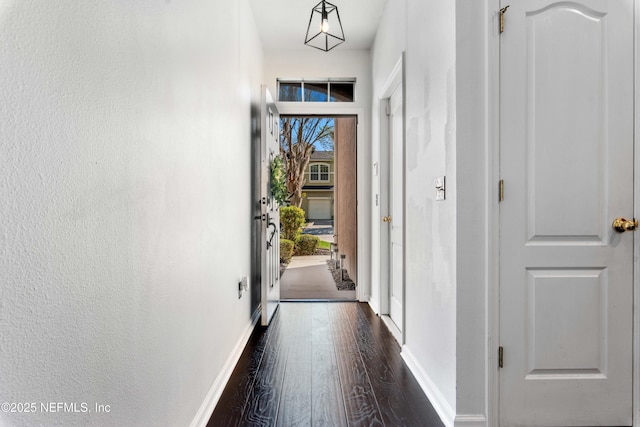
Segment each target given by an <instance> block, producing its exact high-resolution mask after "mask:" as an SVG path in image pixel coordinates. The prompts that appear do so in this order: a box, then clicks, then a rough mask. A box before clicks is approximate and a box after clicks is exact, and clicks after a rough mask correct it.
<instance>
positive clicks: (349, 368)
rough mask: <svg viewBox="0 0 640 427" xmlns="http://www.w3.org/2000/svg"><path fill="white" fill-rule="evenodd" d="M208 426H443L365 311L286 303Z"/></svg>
mask: <svg viewBox="0 0 640 427" xmlns="http://www.w3.org/2000/svg"><path fill="white" fill-rule="evenodd" d="M208 425H209V426H216V427H218V426H246V425H251V426H274V425H280V426H298V425H299V426H306V425H314V426H347V425H350V426H351V425H353V426H379V425H387V426H434V427H435V426H442V425H443V424H442V422H441V421H440V419H439V417H438V416H437V414H436V412H435V411H434V410H433V407H432V406H431V404H430V403H429V401H428V399H427V398H426V396H425V395H424V393H423V392H422V389H421V388H420V386H419V384H418V383H417V381H416V380H415V378H414V377H413V375H412V374H411V372H410V371H409V369H408V368H407V366H406V365H405V364H404V361H403V360H402V357H401V356H400V347H399V345H398V344H397V342H396V341H395V340H394V338H393V336H392V335H391V334H390V332H389V331H388V329H387V327H386V325H384V323H383V322H382V321H381V319H380V318H379V317H378V316H376V315H375V314H374V313H373V312H372V311H371V309H370V307H369V306H368V305H367V304H363V303H355V302H346V303H283V304H281V306H280V309H279V310H278V312H277V314H276V316H275V317H274V319H273V320H272V323H271V326H269V328H266V329H265V328H256V330H255V331H254V333H253V334H252V335H251V338H250V340H249V343H248V344H247V347H246V348H245V351H244V352H243V355H242V357H241V358H240V361H239V362H238V365H237V366H236V369H235V370H234V373H233V375H232V376H231V379H230V380H229V383H228V385H227V387H226V388H225V391H224V393H223V395H222V397H221V398H220V401H219V402H218V405H217V407H216V409H215V411H214V413H213V415H212V417H211V420H210V422H209V424H208Z"/></svg>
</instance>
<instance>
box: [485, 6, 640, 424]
mask: <svg viewBox="0 0 640 427" xmlns="http://www.w3.org/2000/svg"><path fill="white" fill-rule="evenodd" d="M639 2H640V1H638V0H634V2H633V5H634V6H633V7H634V10H633V16H634V45H635V52H634V106H635V117H634V136H633V151H634V155H633V159H634V160H633V162H634V165H633V169H634V191H633V194H634V196H633V197H634V218H638V217H639V216H640V132H639V131H638V130H639V129H640V114H638V112H640V5H639ZM486 7H487V9H486V10H487V13H488V15H489V16H487V23H488V28H487V30H488V34H487V45H488V46H487V56H488V58H487V63H486V72H487V78H486V84H487V92H486V96H487V107H488V108H487V111H488V114H487V119H486V120H487V123H486V124H487V141H488V144H489V147H488V156H487V161H488V165H487V168H486V171H487V174H486V177H485V178H486V182H487V186H488V188H487V189H486V194H487V196H488V197H489V200H488V210H489V215H488V217H487V224H486V230H487V236H488V238H489V239H488V242H487V249H488V251H487V266H486V268H487V280H488V286H487V300H486V301H487V312H486V313H487V318H486V321H487V341H486V344H487V345H486V355H485V358H486V378H487V384H486V396H487V398H486V414H487V424H486V425H492V426H493V425H499V422H500V400H499V399H500V372H499V368H498V357H497V356H498V354H497V349H498V346H499V345H500V283H499V279H500V254H499V244H500V227H499V220H500V216H499V213H500V210H499V201H498V186H497V183H498V181H499V180H500V34H499V32H498V31H497V29H498V25H499V19H500V17H499V10H500V0H487V4H486ZM506 16H507V17H508V12H507V15H506ZM507 19H508V18H507ZM636 236H638V234H637V232H636ZM639 241H640V237H635V236H634V245H633V247H634V254H633V256H634V260H633V279H632V282H633V288H634V292H633V325H632V328H633V355H632V358H633V398H632V402H633V409H632V416H633V425H634V426H640V285H639V273H640V248H639V245H638V242H639Z"/></svg>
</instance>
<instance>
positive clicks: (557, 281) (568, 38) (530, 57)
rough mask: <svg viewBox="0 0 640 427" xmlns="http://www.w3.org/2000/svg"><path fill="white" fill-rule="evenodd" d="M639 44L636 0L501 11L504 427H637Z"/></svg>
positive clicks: (533, 1)
mask: <svg viewBox="0 0 640 427" xmlns="http://www.w3.org/2000/svg"><path fill="white" fill-rule="evenodd" d="M507 4H508V3H505V4H504V5H503V6H506V5H507ZM633 37H634V34H633V2H632V0H616V1H611V0H577V1H572V2H551V1H547V0H518V1H512V2H511V3H510V7H509V9H508V10H507V12H506V14H505V32H504V33H503V34H502V35H501V36H500V63H501V65H500V80H501V86H500V108H501V113H500V114H501V117H500V173H501V178H502V179H503V180H504V200H503V201H502V202H501V203H500V345H501V346H502V347H503V349H504V357H503V367H502V368H501V369H500V421H501V425H503V426H552V425H553V426H579V425H581V426H595V425H609V426H611V425H614V426H623V425H631V418H632V314H633V313H632V311H633V307H632V301H633V244H634V233H633V232H624V233H619V232H616V231H614V230H613V228H612V222H613V221H614V219H615V218H616V217H625V218H632V217H633V214H634V213H633V131H634V129H633V107H634V99H633V91H634V84H633V78H634V62H633Z"/></svg>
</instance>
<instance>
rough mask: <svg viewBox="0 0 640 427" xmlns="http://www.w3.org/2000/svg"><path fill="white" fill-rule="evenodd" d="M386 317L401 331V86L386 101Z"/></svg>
mask: <svg viewBox="0 0 640 427" xmlns="http://www.w3.org/2000/svg"><path fill="white" fill-rule="evenodd" d="M389 107H390V108H389V109H390V115H389V134H390V141H389V157H390V158H389V165H390V171H389V177H390V182H389V193H390V194H389V216H388V217H387V221H388V222H389V228H390V232H389V243H390V248H389V256H390V258H391V259H390V262H389V279H390V283H389V293H390V295H389V296H390V298H389V299H390V301H389V317H391V320H393V323H395V324H396V326H397V327H398V329H400V330H402V310H403V305H404V304H403V289H404V285H403V278H404V270H403V265H402V264H403V256H404V251H403V244H402V239H403V236H402V234H403V224H402V218H403V209H404V195H403V188H404V180H403V176H404V174H403V171H404V169H403V166H404V164H403V156H404V148H403V147H404V144H403V139H404V130H403V129H404V128H403V123H404V120H403V116H402V86H398V88H397V89H396V90H395V92H394V93H393V95H391V99H390V100H389Z"/></svg>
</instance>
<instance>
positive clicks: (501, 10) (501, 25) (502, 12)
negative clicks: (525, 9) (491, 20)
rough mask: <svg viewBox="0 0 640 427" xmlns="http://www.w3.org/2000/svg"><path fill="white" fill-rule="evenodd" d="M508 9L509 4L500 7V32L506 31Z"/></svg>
mask: <svg viewBox="0 0 640 427" xmlns="http://www.w3.org/2000/svg"><path fill="white" fill-rule="evenodd" d="M507 9H509V6H505V7H503V8H502V9H500V34H502V33H504V14H505V13H506V12H507Z"/></svg>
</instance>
